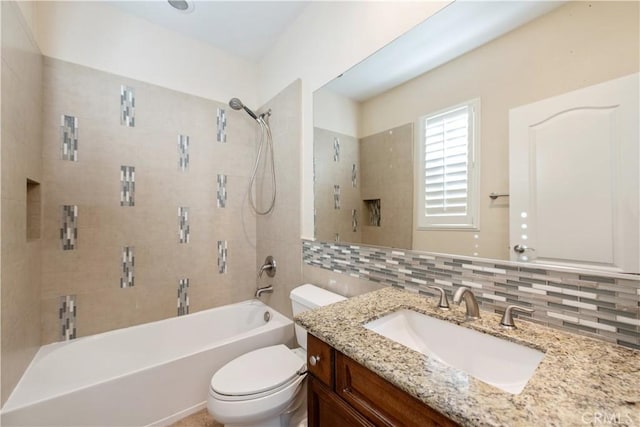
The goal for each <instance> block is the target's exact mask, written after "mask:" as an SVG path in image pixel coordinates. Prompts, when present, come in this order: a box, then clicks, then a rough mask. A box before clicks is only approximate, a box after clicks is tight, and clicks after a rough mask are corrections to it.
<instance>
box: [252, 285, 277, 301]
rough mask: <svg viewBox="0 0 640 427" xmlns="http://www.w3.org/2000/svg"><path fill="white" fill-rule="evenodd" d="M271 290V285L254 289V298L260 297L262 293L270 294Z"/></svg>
mask: <svg viewBox="0 0 640 427" xmlns="http://www.w3.org/2000/svg"><path fill="white" fill-rule="evenodd" d="M272 292H273V286H265V287H264V288H258V289H256V298H260V295H262V294H270V293H272Z"/></svg>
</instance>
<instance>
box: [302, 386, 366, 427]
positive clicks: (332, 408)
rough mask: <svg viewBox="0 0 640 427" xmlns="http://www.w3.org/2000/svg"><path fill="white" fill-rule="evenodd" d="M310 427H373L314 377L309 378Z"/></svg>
mask: <svg viewBox="0 0 640 427" xmlns="http://www.w3.org/2000/svg"><path fill="white" fill-rule="evenodd" d="M307 381H308V383H307V408H308V423H309V427H373V426H374V425H373V424H371V423H370V422H369V421H367V419H366V418H364V417H363V416H362V415H360V414H358V413H357V412H356V411H354V410H353V408H351V407H349V405H347V404H346V403H344V401H342V399H340V398H339V397H337V396H336V395H335V393H333V392H332V391H331V390H330V389H329V388H327V387H325V386H324V385H323V384H322V383H321V382H320V381H318V380H317V379H316V378H315V377H313V375H309V376H308V377H307Z"/></svg>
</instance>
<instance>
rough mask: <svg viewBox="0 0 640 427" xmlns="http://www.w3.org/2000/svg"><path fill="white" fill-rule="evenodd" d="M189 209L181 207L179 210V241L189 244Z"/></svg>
mask: <svg viewBox="0 0 640 427" xmlns="http://www.w3.org/2000/svg"><path fill="white" fill-rule="evenodd" d="M189 231H190V230H189V208H187V207H184V206H180V207H179V208H178V241H179V242H180V243H189Z"/></svg>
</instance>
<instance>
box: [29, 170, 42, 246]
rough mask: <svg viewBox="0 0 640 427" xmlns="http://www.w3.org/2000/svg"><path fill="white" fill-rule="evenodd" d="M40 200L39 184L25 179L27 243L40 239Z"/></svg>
mask: <svg viewBox="0 0 640 427" xmlns="http://www.w3.org/2000/svg"><path fill="white" fill-rule="evenodd" d="M41 200H42V199H41V197H40V183H39V182H36V181H33V180H31V179H29V178H27V209H26V211H27V212H26V215H27V241H30V240H37V239H39V238H40V228H41V227H40V223H41V222H42V221H41V211H42V209H41V206H42V203H41Z"/></svg>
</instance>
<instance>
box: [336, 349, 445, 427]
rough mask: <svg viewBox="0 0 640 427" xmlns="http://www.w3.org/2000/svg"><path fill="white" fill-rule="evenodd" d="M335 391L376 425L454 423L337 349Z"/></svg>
mask: <svg viewBox="0 0 640 427" xmlns="http://www.w3.org/2000/svg"><path fill="white" fill-rule="evenodd" d="M335 366H336V373H335V381H336V386H335V389H336V394H337V395H338V396H340V397H341V398H342V399H344V401H346V402H347V403H348V404H349V405H350V406H352V407H353V408H354V409H355V410H356V411H358V412H359V413H361V414H362V415H364V416H365V417H366V418H367V419H368V420H369V421H371V422H373V423H374V424H375V425H376V426H386V427H395V426H416V427H431V426H443V427H444V426H446V427H453V426H457V424H456V423H455V422H453V421H451V420H450V419H449V418H447V417H446V416H444V415H442V414H441V413H440V412H438V411H436V410H434V409H432V408H430V407H429V406H427V405H425V404H424V403H422V402H420V401H419V400H418V399H416V398H414V397H413V396H410V395H409V394H407V393H406V392H404V391H403V390H400V389H399V388H397V387H396V386H394V385H393V384H391V383H390V382H388V381H387V380H385V379H383V378H382V377H380V376H378V375H376V374H374V373H373V372H371V371H370V370H369V369H367V368H365V367H364V366H362V365H360V364H359V363H357V362H355V361H353V360H351V359H350V358H348V357H347V356H345V355H344V354H342V353H340V352H337V351H336V360H335Z"/></svg>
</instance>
